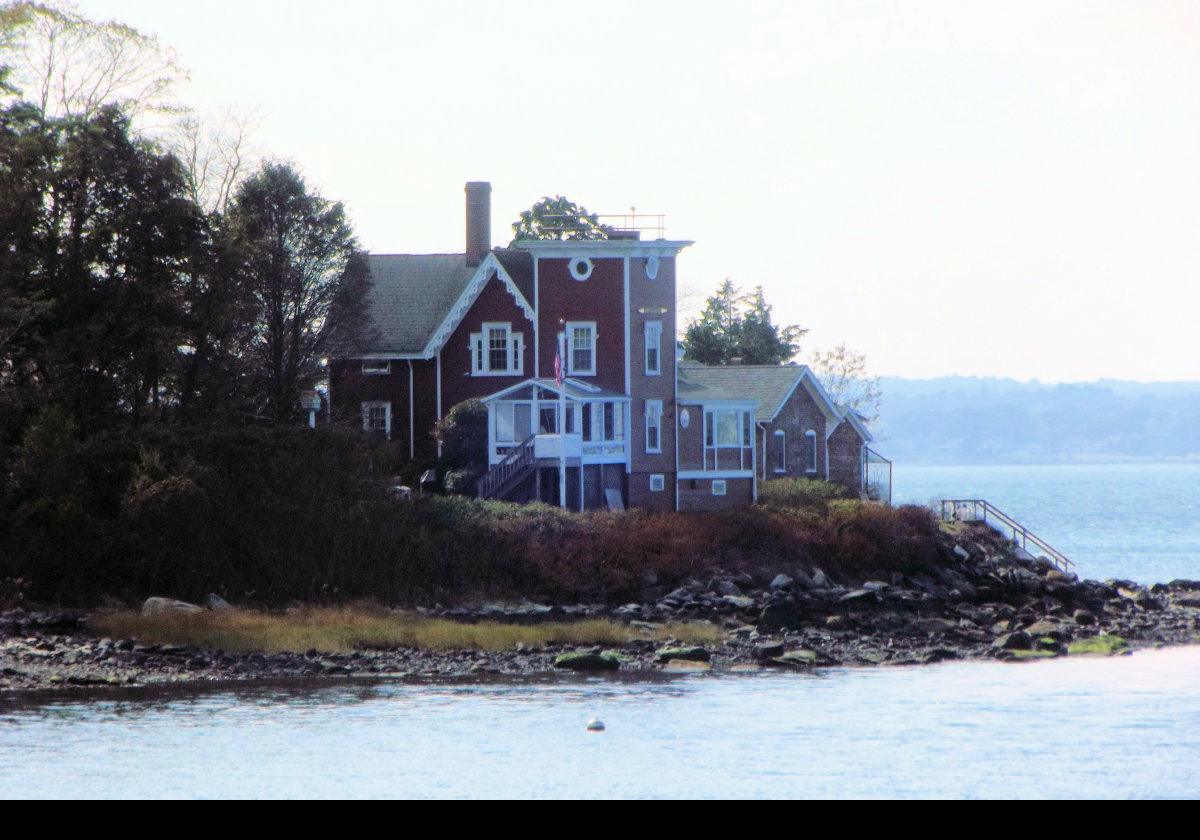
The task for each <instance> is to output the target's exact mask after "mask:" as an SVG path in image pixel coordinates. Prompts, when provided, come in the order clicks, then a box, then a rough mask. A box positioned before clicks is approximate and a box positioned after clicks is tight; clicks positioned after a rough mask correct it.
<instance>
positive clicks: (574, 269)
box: [567, 257, 595, 282]
mask: <svg viewBox="0 0 1200 840" xmlns="http://www.w3.org/2000/svg"><path fill="white" fill-rule="evenodd" d="M594 267H595V266H594V265H593V264H592V261H591V260H589V259H588V258H587V257H571V258H570V259H569V260H567V270H568V271H570V272H571V276H572V277H573V278H575V279H576V280H578V281H580V282H583V281H584V280H586V279H588V278H589V277H591V276H592V269H593V268H594Z"/></svg>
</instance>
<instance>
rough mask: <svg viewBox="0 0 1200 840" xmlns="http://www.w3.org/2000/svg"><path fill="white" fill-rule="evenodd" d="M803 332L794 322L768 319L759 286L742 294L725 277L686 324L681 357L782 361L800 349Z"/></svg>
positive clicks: (709, 361) (725, 361) (713, 361)
mask: <svg viewBox="0 0 1200 840" xmlns="http://www.w3.org/2000/svg"><path fill="white" fill-rule="evenodd" d="M807 332H808V330H804V329H801V328H800V327H799V326H797V325H795V324H792V325H789V326H784V327H780V326H778V325H776V324H774V323H773V322H772V320H771V307H770V306H769V305H768V304H767V302H766V298H765V297H764V295H763V289H762V286H758V287H756V288H755V290H754V293H753V294H750V295H744V294H742V292H741V290H740V289H738V287H737V286H736V285H734V283H733V282H732V281H731V280H729V279H726V280H725V281H724V282H722V283H721V285H720V286H718V287H717V291H716V293H715V294H714V295H713V296H712V297H710V298H708V301H707V304H706V306H705V307H704V313H703V314H702V315H701V316H700V318H699V320H696V321H692V323H690V324H689V325H688V328H687V331H686V332H685V333H684V338H683V346H684V359H687V360H689V361H695V362H700V363H701V364H705V365H727V364H730V363H731V362H732V361H733V360H734V359H740V360H741V363H742V364H746V365H778V364H784V363H786V362H788V361H790V360H791V359H792V357H794V356H795V355H796V353H798V352H799V351H800V339H801V337H803V336H804V334H805V333H807Z"/></svg>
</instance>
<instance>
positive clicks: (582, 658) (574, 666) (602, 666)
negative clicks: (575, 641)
mask: <svg viewBox="0 0 1200 840" xmlns="http://www.w3.org/2000/svg"><path fill="white" fill-rule="evenodd" d="M554 667H555V668H565V669H567V670H569V671H615V670H617V669H618V668H620V667H621V662H620V660H619V659H617V657H616V656H615V655H614V654H611V653H564V654H562V655H561V656H559V657H558V658H557V659H555V660H554Z"/></svg>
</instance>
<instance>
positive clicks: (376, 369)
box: [362, 359, 392, 376]
mask: <svg viewBox="0 0 1200 840" xmlns="http://www.w3.org/2000/svg"><path fill="white" fill-rule="evenodd" d="M362 372H363V375H364V376H385V375H387V374H389V373H391V372H392V362H391V360H390V359H388V360H387V361H377V360H371V359H363V362H362Z"/></svg>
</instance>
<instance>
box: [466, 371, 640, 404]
mask: <svg viewBox="0 0 1200 840" xmlns="http://www.w3.org/2000/svg"><path fill="white" fill-rule="evenodd" d="M534 386H537V387H538V388H539V389H541V390H542V391H546V392H547V393H552V394H554V396H553V397H552V399H555V400H557V399H558V394H559V389H558V383H557V382H556V381H555V380H553V379H526V380H525V381H524V382H518V383H517V384H516V385H510V386H509V387H507V388H505V389H504V390H502V391H497V392H496V393H494V394H488V395H487V396H486V397H484V398H483V399H482V402H485V403H489V402H492V401H493V400H500V399H506V398H507V399H525V398H526V396H525V395H524V394H523V393H522V392H523V391H528V390H529V389H530V388H532V387H534ZM562 390H563V392H564V393H565V394H566V397H567V399H569V400H575V401H577V402H596V401H601V400H603V401H606V402H630V401H631V400H630V398H629V397H627V396H626V395H625V394H622V393H621V392H620V391H613V390H610V389H608V388H600V387H598V386H596V385H593V384H591V383H590V382H584V381H582V380H579V379H571V378H570V377H568V378H567V379H564V380H563V384H562ZM546 402H547V403H549V402H550V400H546Z"/></svg>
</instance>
